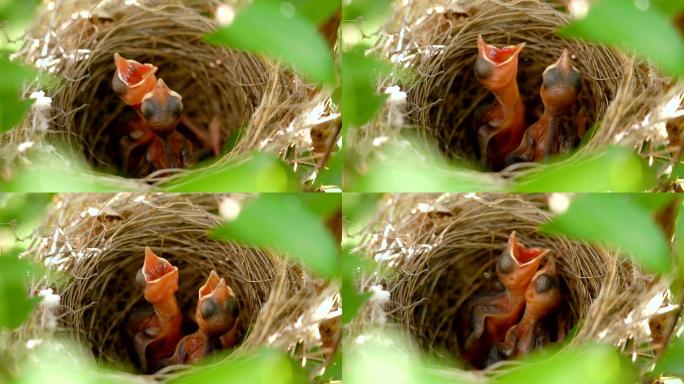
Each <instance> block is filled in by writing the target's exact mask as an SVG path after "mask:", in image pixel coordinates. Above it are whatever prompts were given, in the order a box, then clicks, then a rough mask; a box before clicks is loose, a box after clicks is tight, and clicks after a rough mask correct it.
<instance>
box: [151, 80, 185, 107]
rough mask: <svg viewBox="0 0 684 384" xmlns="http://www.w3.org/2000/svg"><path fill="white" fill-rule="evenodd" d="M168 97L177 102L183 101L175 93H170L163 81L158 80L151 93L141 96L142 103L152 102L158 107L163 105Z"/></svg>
mask: <svg viewBox="0 0 684 384" xmlns="http://www.w3.org/2000/svg"><path fill="white" fill-rule="evenodd" d="M169 97H175V98H178V99H179V100H183V97H182V96H181V95H180V94H178V93H177V92H175V91H172V90H171V88H169V86H168V85H166V83H165V82H164V79H158V80H157V84H156V85H155V86H154V89H153V90H152V91H151V92H148V93H147V94H146V95H145V96H143V98H142V101H143V102H144V101H146V100H152V101H154V102H156V103H157V104H158V105H165V104H166V102H167V100H168V99H169Z"/></svg>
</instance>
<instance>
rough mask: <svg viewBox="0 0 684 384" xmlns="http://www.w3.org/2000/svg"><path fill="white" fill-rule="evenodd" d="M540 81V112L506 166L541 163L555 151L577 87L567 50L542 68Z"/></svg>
mask: <svg viewBox="0 0 684 384" xmlns="http://www.w3.org/2000/svg"><path fill="white" fill-rule="evenodd" d="M542 79H543V82H542V86H541V90H540V94H541V98H542V102H543V103H544V113H543V114H542V116H541V118H540V119H539V120H538V121H537V122H536V123H534V124H533V125H531V126H530V127H529V128H528V129H527V131H526V132H525V136H524V137H523V140H522V142H521V143H520V146H519V147H518V148H516V149H515V150H514V151H513V152H511V153H510V154H509V155H508V157H507V158H506V163H507V164H513V163H515V162H531V161H542V160H545V159H547V158H548V157H549V156H551V155H552V154H556V153H558V152H559V149H560V131H561V128H562V127H561V118H562V117H563V116H564V115H565V114H567V112H568V111H569V110H570V108H572V106H573V105H574V104H575V102H576V101H577V94H578V93H579V90H580V85H581V79H580V74H579V71H578V70H577V69H575V68H574V67H573V66H572V62H571V59H570V54H569V53H568V50H567V49H564V50H563V53H562V54H561V56H560V58H559V59H558V60H557V61H556V62H555V63H553V64H551V65H550V66H548V67H547V68H546V70H545V71H544V74H543V75H542Z"/></svg>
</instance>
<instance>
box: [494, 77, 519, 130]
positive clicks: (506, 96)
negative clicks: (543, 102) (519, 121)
mask: <svg viewBox="0 0 684 384" xmlns="http://www.w3.org/2000/svg"><path fill="white" fill-rule="evenodd" d="M493 92H494V95H495V96H496V100H497V101H498V102H499V104H500V105H501V108H502V111H503V120H504V121H507V120H509V119H510V118H511V117H512V116H513V115H514V114H515V113H516V110H517V109H519V108H520V107H521V106H522V100H521V99H520V90H519V89H518V82H517V81H515V78H513V80H512V81H511V82H509V83H508V84H506V85H505V86H503V87H501V88H498V89H496V90H493Z"/></svg>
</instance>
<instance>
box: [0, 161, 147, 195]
mask: <svg viewBox="0 0 684 384" xmlns="http://www.w3.org/2000/svg"><path fill="white" fill-rule="evenodd" d="M134 186H135V184H133V183H131V182H129V181H127V180H124V179H118V180H112V179H110V178H108V177H104V176H102V175H99V174H97V173H94V172H92V171H90V170H89V169H88V167H87V166H86V165H85V164H82V162H81V161H78V160H73V161H68V160H65V159H62V158H56V157H52V156H49V155H48V157H47V158H38V159H37V161H36V162H35V163H34V164H33V165H31V166H29V167H26V168H23V169H16V170H15V175H14V178H12V179H10V180H2V179H0V192H120V191H125V190H131V189H133V188H134Z"/></svg>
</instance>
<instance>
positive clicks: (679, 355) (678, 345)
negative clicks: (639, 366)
mask: <svg viewBox="0 0 684 384" xmlns="http://www.w3.org/2000/svg"><path fill="white" fill-rule="evenodd" d="M654 372H655V373H657V374H664V375H673V376H678V377H683V376H684V337H676V338H673V339H672V340H670V344H668V346H667V349H666V350H665V352H664V353H663V354H662V356H660V358H659V359H658V362H657V363H656V366H655V370H654Z"/></svg>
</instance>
